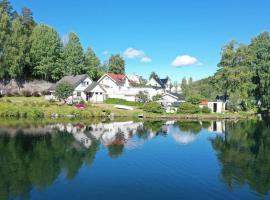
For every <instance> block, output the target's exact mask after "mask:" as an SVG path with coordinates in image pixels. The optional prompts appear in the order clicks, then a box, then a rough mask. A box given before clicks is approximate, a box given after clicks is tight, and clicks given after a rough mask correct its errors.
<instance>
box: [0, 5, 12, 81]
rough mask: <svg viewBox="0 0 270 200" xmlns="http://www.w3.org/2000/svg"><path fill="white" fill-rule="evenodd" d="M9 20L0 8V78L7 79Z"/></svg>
mask: <svg viewBox="0 0 270 200" xmlns="http://www.w3.org/2000/svg"><path fill="white" fill-rule="evenodd" d="M10 29H11V20H10V17H9V15H8V14H7V12H6V11H5V10H3V8H1V7H0V78H1V79H3V78H7V77H8V63H7V48H8V44H9V41H10V31H11V30H10Z"/></svg>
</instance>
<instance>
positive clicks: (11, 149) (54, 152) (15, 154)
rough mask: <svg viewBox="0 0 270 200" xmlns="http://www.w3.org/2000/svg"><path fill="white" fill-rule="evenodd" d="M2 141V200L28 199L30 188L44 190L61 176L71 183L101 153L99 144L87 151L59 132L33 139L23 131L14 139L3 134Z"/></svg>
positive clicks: (65, 133)
mask: <svg viewBox="0 0 270 200" xmlns="http://www.w3.org/2000/svg"><path fill="white" fill-rule="evenodd" d="M0 137H1V138H0V151H1V158H2V160H1V165H0V176H1V179H0V185H1V187H0V198H1V199H10V198H18V199H25V198H26V199H27V198H29V197H30V193H31V188H38V189H39V190H44V189H45V188H47V187H48V186H50V185H51V184H53V183H54V182H55V181H56V180H57V178H58V177H59V176H60V174H65V176H66V178H67V179H69V180H72V179H73V178H74V177H75V176H76V174H77V173H78V170H79V169H80V167H81V166H83V165H88V166H91V164H92V163H93V161H94V159H95V155H96V152H97V151H98V149H99V143H98V142H96V141H93V143H92V144H91V146H90V147H89V148H88V149H86V148H83V147H82V146H79V145H78V146H76V147H75V146H74V145H73V144H74V143H76V140H75V139H74V138H73V136H72V135H71V134H67V132H64V131H59V130H58V129H55V130H54V131H52V132H51V133H49V134H44V133H43V132H39V131H36V132H35V134H34V135H33V134H28V132H27V131H26V130H25V131H24V130H21V131H20V133H18V134H16V135H14V137H10V136H8V135H7V134H4V132H3V131H1V134H0ZM63 172H65V173H63Z"/></svg>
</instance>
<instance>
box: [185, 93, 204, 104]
mask: <svg viewBox="0 0 270 200" xmlns="http://www.w3.org/2000/svg"><path fill="white" fill-rule="evenodd" d="M201 99H202V97H201V96H199V95H192V96H188V97H187V99H186V101H187V102H189V103H192V104H193V105H199V104H200V102H201Z"/></svg>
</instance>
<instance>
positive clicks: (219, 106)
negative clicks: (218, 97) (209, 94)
mask: <svg viewBox="0 0 270 200" xmlns="http://www.w3.org/2000/svg"><path fill="white" fill-rule="evenodd" d="M214 104H217V110H216V113H223V112H224V111H225V103H224V102H221V101H215V102H208V108H210V109H211V111H212V112H214Z"/></svg>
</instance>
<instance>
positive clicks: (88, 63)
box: [84, 48, 104, 81]
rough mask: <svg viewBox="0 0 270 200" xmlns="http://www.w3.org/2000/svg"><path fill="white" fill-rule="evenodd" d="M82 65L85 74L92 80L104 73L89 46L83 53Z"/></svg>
mask: <svg viewBox="0 0 270 200" xmlns="http://www.w3.org/2000/svg"><path fill="white" fill-rule="evenodd" d="M84 66H85V70H86V71H87V74H88V75H89V76H90V77H91V79H93V80H94V81H97V80H98V79H99V78H100V77H101V76H102V75H103V74H104V70H103V69H102V68H101V64H100V60H99V59H98V57H97V56H96V54H95V52H94V51H93V50H92V49H91V48H88V49H87V50H86V52H85V54H84Z"/></svg>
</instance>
